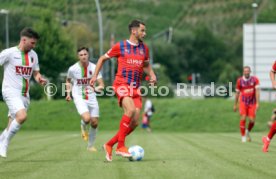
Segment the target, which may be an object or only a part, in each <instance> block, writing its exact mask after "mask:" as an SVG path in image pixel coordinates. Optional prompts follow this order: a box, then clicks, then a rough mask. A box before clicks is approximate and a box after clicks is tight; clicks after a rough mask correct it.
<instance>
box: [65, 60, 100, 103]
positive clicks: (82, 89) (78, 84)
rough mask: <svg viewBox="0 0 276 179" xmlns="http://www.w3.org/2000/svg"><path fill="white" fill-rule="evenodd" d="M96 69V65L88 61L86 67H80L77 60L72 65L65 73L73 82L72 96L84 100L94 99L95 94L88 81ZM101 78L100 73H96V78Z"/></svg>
mask: <svg viewBox="0 0 276 179" xmlns="http://www.w3.org/2000/svg"><path fill="white" fill-rule="evenodd" d="M95 69H96V65H95V64H93V63H91V62H89V64H88V66H87V67H82V66H81V65H80V63H79V62H77V63H75V64H74V65H72V66H71V67H70V68H69V70H68V74H67V78H70V79H71V81H72V82H73V87H72V96H73V98H82V99H85V100H94V99H96V94H95V92H94V90H93V88H92V87H91V86H90V84H89V82H90V79H91V78H92V76H93V74H94V72H95ZM100 78H102V75H101V73H99V74H98V77H97V79H100Z"/></svg>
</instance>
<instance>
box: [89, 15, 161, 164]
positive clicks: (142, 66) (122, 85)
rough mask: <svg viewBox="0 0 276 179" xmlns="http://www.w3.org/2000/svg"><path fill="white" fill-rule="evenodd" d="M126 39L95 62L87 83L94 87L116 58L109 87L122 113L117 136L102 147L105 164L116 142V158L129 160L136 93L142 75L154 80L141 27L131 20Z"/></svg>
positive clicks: (137, 107) (136, 112)
mask: <svg viewBox="0 0 276 179" xmlns="http://www.w3.org/2000/svg"><path fill="white" fill-rule="evenodd" d="M128 28H129V32H130V37H129V39H128V40H123V41H120V42H118V43H116V44H115V45H114V46H113V47H112V48H111V49H110V50H109V51H108V52H107V53H106V54H105V55H103V56H101V57H100V58H99V60H98V63H97V66H96V70H95V73H94V75H93V77H92V78H91V80H90V85H92V86H93V85H94V83H95V81H96V79H97V75H98V73H99V71H100V69H101V68H102V65H103V63H104V62H105V61H106V60H108V59H110V58H112V57H116V58H117V60H118V71H117V74H116V78H115V80H114V83H113V89H114V91H115V94H116V95H117V98H118V103H119V106H120V107H122V108H123V109H124V114H123V117H122V119H121V122H120V126H119V130H118V132H117V134H116V135H115V136H114V137H113V138H112V139H110V140H109V141H108V142H107V143H105V144H104V146H103V148H104V150H105V152H106V160H107V161H110V162H111V161H112V147H113V146H114V145H115V144H116V143H117V142H118V145H117V149H116V155H120V156H123V157H131V154H130V153H129V152H128V148H127V147H126V146H125V138H126V136H127V135H129V134H130V133H131V132H132V131H133V130H134V129H135V128H136V127H137V125H138V121H139V115H140V110H141V108H142V99H141V94H140V91H139V86H140V83H141V78H142V74H143V72H146V73H147V74H148V75H149V76H150V80H149V83H150V84H151V85H154V84H155V83H156V76H155V74H154V71H153V70H152V68H151V65H150V64H149V50H148V47H147V46H146V45H145V44H144V43H143V40H144V37H145V36H146V26H145V23H143V22H141V21H139V20H133V21H132V22H131V23H130V24H129V26H128Z"/></svg>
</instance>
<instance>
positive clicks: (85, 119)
mask: <svg viewBox="0 0 276 179" xmlns="http://www.w3.org/2000/svg"><path fill="white" fill-rule="evenodd" d="M74 103H75V106H76V108H77V111H78V113H79V115H80V116H81V137H82V139H83V140H84V141H87V140H88V131H87V127H86V126H87V125H88V124H89V123H90V114H89V109H88V105H87V104H86V102H85V101H84V100H83V99H79V98H74Z"/></svg>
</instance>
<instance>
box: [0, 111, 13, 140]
mask: <svg viewBox="0 0 276 179" xmlns="http://www.w3.org/2000/svg"><path fill="white" fill-rule="evenodd" d="M14 118H15V117H14ZM11 122H12V117H11V113H10V112H9V114H8V124H7V127H6V128H5V129H4V130H3V132H2V133H1V135H0V142H1V141H3V140H4V138H5V137H6V136H7V132H8V129H9V127H10V125H11Z"/></svg>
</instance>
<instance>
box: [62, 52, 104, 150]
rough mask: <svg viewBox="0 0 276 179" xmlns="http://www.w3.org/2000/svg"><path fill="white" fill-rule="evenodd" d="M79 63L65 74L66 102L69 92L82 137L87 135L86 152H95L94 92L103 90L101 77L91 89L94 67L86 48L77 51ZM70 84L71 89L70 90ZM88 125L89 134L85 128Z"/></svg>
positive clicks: (96, 122)
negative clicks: (79, 119) (76, 113)
mask: <svg viewBox="0 0 276 179" xmlns="http://www.w3.org/2000/svg"><path fill="white" fill-rule="evenodd" d="M78 58H79V61H78V62H77V63H75V64H74V65H72V66H71V67H70V68H69V70H68V74H67V79H66V91H67V95H66V100H67V101H71V96H70V91H72V96H73V99H74V103H75V106H76V108H77V110H78V113H79V114H80V116H81V118H82V120H81V130H82V132H81V133H82V136H83V138H84V139H85V137H86V135H88V146H87V150H88V151H92V152H95V151H97V149H96V148H95V147H94V142H95V139H96V133H97V127H98V119H99V105H98V101H97V98H96V93H95V92H100V91H101V90H103V88H104V82H103V80H102V75H101V74H99V75H98V78H97V82H98V86H97V87H95V88H94V87H91V86H90V85H89V81H90V79H91V77H92V75H93V74H94V72H95V67H96V65H95V64H93V63H91V62H89V50H88V48H87V47H81V48H79V49H78ZM71 82H72V83H73V87H72V88H71ZM88 124H90V126H91V127H90V129H89V134H88V132H87V129H86V126H87V125H88Z"/></svg>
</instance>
